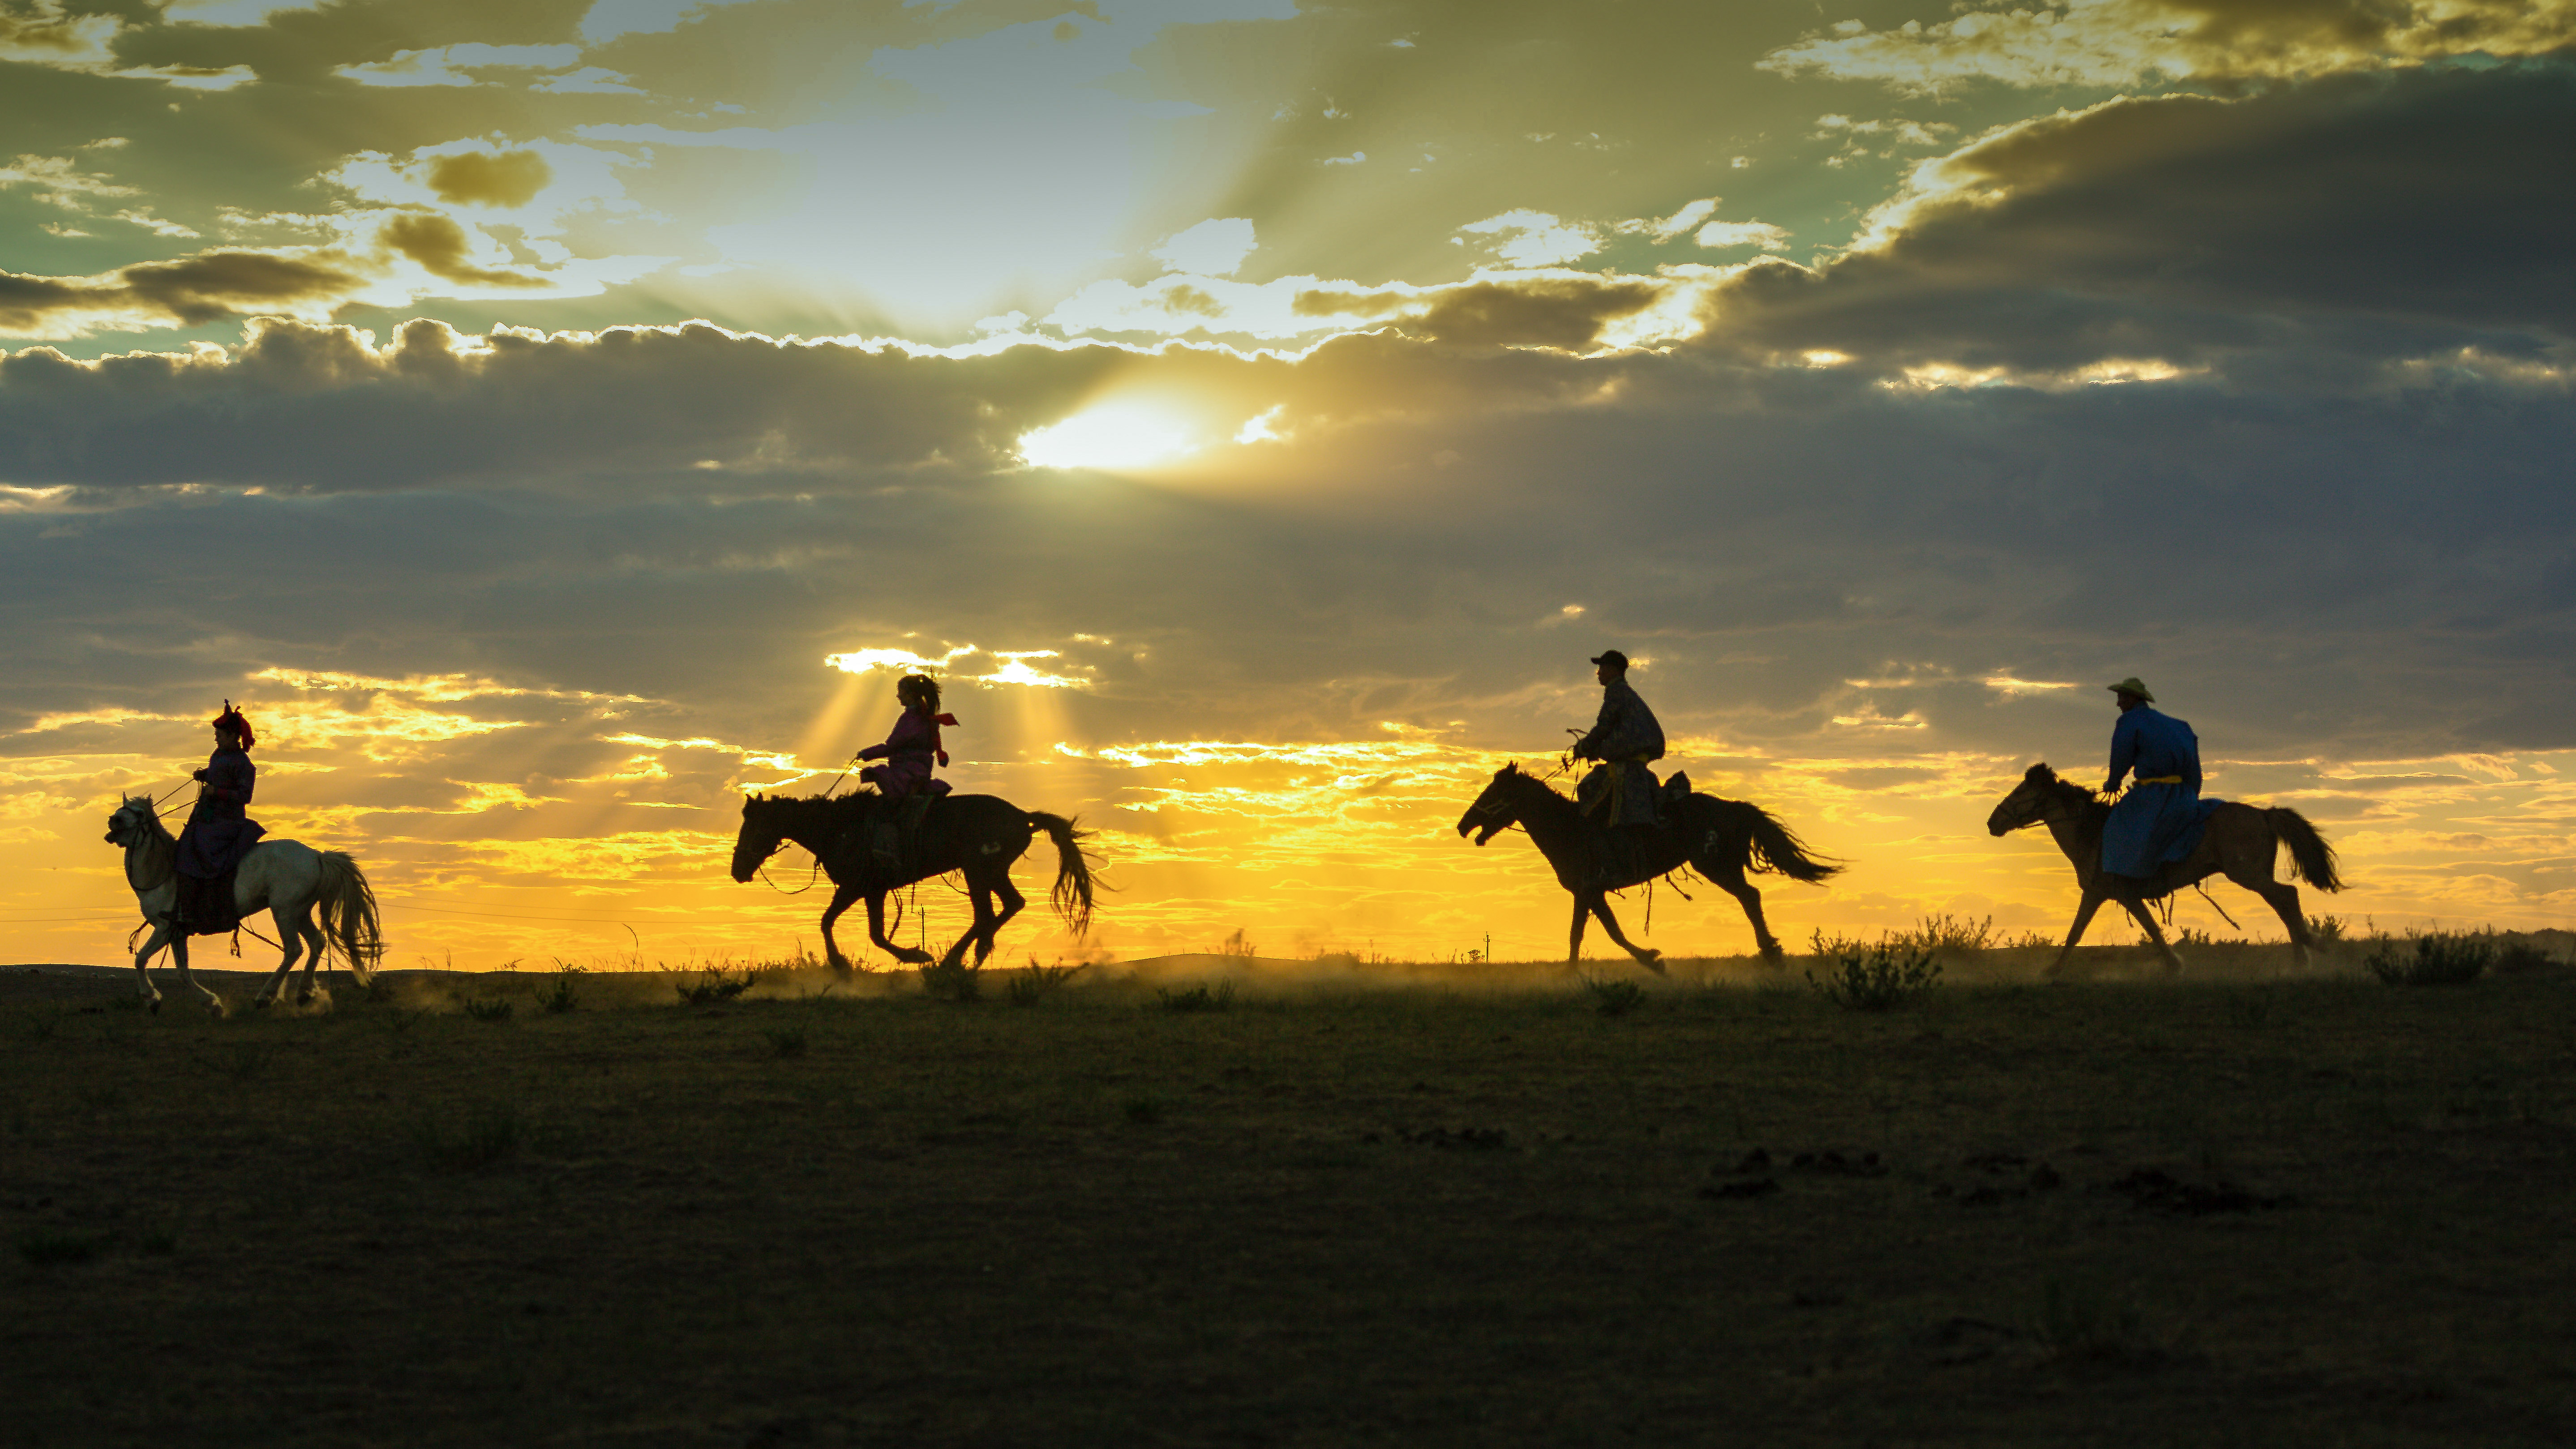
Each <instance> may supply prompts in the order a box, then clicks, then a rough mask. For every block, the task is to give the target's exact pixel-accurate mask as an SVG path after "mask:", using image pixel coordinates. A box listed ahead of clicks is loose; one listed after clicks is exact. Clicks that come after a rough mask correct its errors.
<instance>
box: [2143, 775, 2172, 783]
mask: <svg viewBox="0 0 2576 1449" xmlns="http://www.w3.org/2000/svg"><path fill="white" fill-rule="evenodd" d="M2138 783H2139V784H2141V785H2179V784H2181V783H2182V776H2180V775H2158V776H2156V777H2155V778H2154V779H2152V780H2150V779H2148V778H2147V777H2146V776H2144V775H2140V776H2139V777H2138Z"/></svg>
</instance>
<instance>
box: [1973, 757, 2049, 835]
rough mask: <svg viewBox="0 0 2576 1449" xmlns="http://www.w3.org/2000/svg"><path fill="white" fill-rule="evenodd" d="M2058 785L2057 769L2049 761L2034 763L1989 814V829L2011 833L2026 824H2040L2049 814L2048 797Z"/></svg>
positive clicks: (2001, 832) (1987, 822) (2006, 833)
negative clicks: (2046, 762)
mask: <svg viewBox="0 0 2576 1449" xmlns="http://www.w3.org/2000/svg"><path fill="white" fill-rule="evenodd" d="M2057 787H2058V779H2057V772H2056V771H2055V770H2052V769H2050V768H2049V767H2048V766H2047V765H2046V764H2037V765H2033V766H2031V767H2030V768H2029V769H2028V770H2025V771H2023V772H2022V777H2021V783H2020V784H2018V785H2015V786H2014V787H2013V792H2012V793H2011V794H2009V795H2006V796H2005V797H2004V798H2003V801H2002V803H2000V804H1998V805H1996V806H1995V811H1994V813H1993V814H1991V815H1989V816H1987V817H1986V832H1987V833H1988V834H1990V835H2009V834H2011V833H2012V832H2014V831H2016V830H2019V829H2021V828H2023V827H2024V826H2029V825H2037V824H2038V823H2039V822H2040V820H2041V818H2042V817H2044V816H2045V815H2046V814H2047V813H2048V797H2049V795H2050V793H2051V792H2052V791H2054V790H2056V789H2057Z"/></svg>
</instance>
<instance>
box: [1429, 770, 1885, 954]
mask: <svg viewBox="0 0 2576 1449" xmlns="http://www.w3.org/2000/svg"><path fill="white" fill-rule="evenodd" d="M1510 825H1518V826H1520V827H1521V828H1522V829H1524V830H1527V831H1528V832H1529V836H1530V841H1531V843H1532V844H1534V845H1536V846H1537V847H1538V849H1539V854H1541V855H1544V856H1546V857H1547V863H1548V864H1549V865H1550V866H1553V867H1555V869H1556V879H1557V883H1558V884H1559V885H1562V886H1564V887H1565V888H1566V889H1567V890H1569V891H1572V892H1573V893H1574V932H1573V935H1572V937H1571V939H1569V940H1568V942H1567V943H1566V960H1567V962H1568V963H1569V964H1571V963H1573V962H1577V961H1580V960H1582V959H1583V926H1584V922H1585V920H1586V919H1587V918H1589V917H1592V916H1599V917H1600V918H1601V925H1602V928H1603V929H1604V930H1607V931H1608V932H1609V933H1610V939H1611V940H1613V941H1616V942H1618V943H1619V944H1620V945H1621V946H1623V947H1626V948H1627V951H1628V954H1629V955H1631V956H1634V957H1636V958H1637V963H1638V964H1639V965H1641V966H1644V967H1645V968H1646V969H1647V970H1649V971H1652V972H1654V973H1655V974H1656V975H1658V976H1660V975H1662V974H1663V971H1664V968H1663V964H1662V962H1661V961H1660V960H1659V959H1658V958H1659V957H1661V956H1662V954H1663V953H1662V952H1660V951H1656V950H1653V949H1651V948H1649V947H1645V946H1639V945H1636V944H1634V943H1632V942H1630V941H1629V939H1628V938H1627V937H1626V936H1625V935H1623V934H1621V932H1620V930H1619V921H1618V918H1617V917H1615V916H1613V915H1611V914H1610V901H1609V893H1610V892H1611V891H1616V890H1626V889H1627V888H1628V887H1630V886H1633V885H1641V884H1643V883H1645V882H1647V881H1650V880H1653V879H1654V878H1655V877H1657V876H1659V875H1666V874H1669V873H1671V872H1673V871H1676V870H1679V869H1681V868H1682V867H1683V866H1684V865H1688V866H1690V867H1691V868H1692V869H1694V870H1696V871H1698V872H1699V873H1700V874H1701V875H1704V876H1707V877H1708V878H1709V879H1710V880H1711V881H1713V882H1715V883H1716V885H1717V887H1718V889H1720V890H1723V891H1725V892H1726V893H1727V894H1728V895H1731V896H1733V897H1735V898H1736V899H1737V900H1738V901H1741V902H1742V903H1743V905H1744V914H1745V916H1746V918H1747V919H1749V920H1751V921H1752V922H1753V939H1754V942H1755V943H1756V944H1757V945H1759V946H1760V947H1761V948H1762V954H1763V956H1764V957H1765V958H1766V959H1769V960H1772V961H1778V960H1780V959H1781V951H1780V942H1779V940H1778V939H1777V938H1775V937H1774V936H1773V935H1772V934H1771V927H1770V926H1769V925H1768V924H1767V923H1765V922H1764V921H1763V919H1762V892H1760V891H1758V890H1756V889H1754V888H1753V883H1752V882H1750V881H1748V880H1746V879H1745V878H1744V873H1745V871H1746V870H1747V869H1750V870H1753V871H1756V872H1761V871H1777V872H1778V873H1780V874H1781V875H1785V876H1787V877H1788V878H1789V879H1791V880H1794V881H1804V882H1806V883H1807V884H1809V885H1814V884H1817V883H1819V882H1822V881H1824V880H1826V879H1828V878H1830V877H1832V876H1833V875H1835V874H1837V873H1839V872H1840V871H1841V870H1842V867H1841V866H1840V865H1838V864H1835V863H1833V862H1832V861H1830V860H1826V859H1823V858H1820V857H1817V856H1811V855H1809V854H1808V853H1807V847H1806V845H1805V843H1804V842H1802V841H1800V840H1799V839H1798V837H1797V836H1795V835H1793V834H1791V833H1790V831H1789V828H1788V827H1787V826H1785V825H1782V824H1781V823H1780V822H1779V821H1777V820H1774V819H1772V818H1771V816H1770V813H1769V812H1768V811H1765V810H1764V809H1763V808H1762V807H1761V806H1759V805H1748V804H1746V803H1745V802H1743V801H1741V800H1720V799H1718V798H1717V797H1716V796H1714V795H1698V794H1694V795H1691V796H1688V797H1686V798H1685V799H1684V800H1683V801H1682V802H1681V803H1680V804H1679V805H1677V806H1675V807H1673V809H1672V810H1670V811H1669V812H1668V813H1667V815H1666V818H1665V821H1664V823H1663V824H1660V825H1656V826H1652V827H1647V826H1626V827H1623V828H1621V829H1618V830H1609V829H1606V828H1604V827H1603V826H1602V825H1601V824H1600V823H1599V822H1597V821H1595V820H1593V819H1591V818H1589V817H1588V816H1585V815H1584V814H1583V813H1582V812H1581V811H1580V810H1578V809H1577V808H1576V807H1575V804H1574V802H1573V801H1572V800H1569V799H1567V798H1566V797H1565V796H1563V795H1561V794H1559V793H1557V791H1556V790H1555V789H1554V788H1553V787H1551V786H1549V785H1548V784H1547V782H1545V781H1543V780H1540V779H1538V778H1537V777H1536V776H1533V775H1525V774H1523V773H1521V769H1520V767H1519V766H1518V765H1505V766H1503V767H1502V768H1501V769H1499V770H1496V771H1495V772H1494V780H1493V783H1492V784H1490V785H1487V786H1486V787H1485V793H1483V794H1482V795H1479V796H1477V797H1476V803H1475V804H1473V805H1470V806H1468V807H1467V813H1466V814H1464V815H1462V816H1460V817H1458V833H1459V834H1460V835H1464V834H1466V833H1467V832H1468V831H1470V830H1473V831H1475V832H1476V843H1477V844H1478V845H1482V844H1484V843H1485V842H1486V841H1488V840H1491V839H1493V838H1494V835H1495V834H1496V833H1497V832H1498V831H1501V830H1502V829H1503V828H1504V827H1506V826H1510Z"/></svg>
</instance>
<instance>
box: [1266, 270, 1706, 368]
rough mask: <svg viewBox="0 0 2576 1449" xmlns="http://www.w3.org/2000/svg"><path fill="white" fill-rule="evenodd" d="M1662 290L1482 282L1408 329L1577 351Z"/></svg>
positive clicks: (1447, 294) (1453, 292)
mask: <svg viewBox="0 0 2576 1449" xmlns="http://www.w3.org/2000/svg"><path fill="white" fill-rule="evenodd" d="M1663 290H1664V289H1663V288H1662V287H1660V286H1657V285H1656V284H1654V283H1652V282H1639V281H1629V282H1604V281H1593V280H1589V279H1586V280H1582V281H1570V280H1553V279H1551V280H1537V279H1531V280H1521V281H1513V282H1479V283H1474V284H1471V285H1469V286H1464V287H1452V288H1449V289H1447V290H1446V291H1443V292H1442V293H1441V294H1440V296H1439V298H1438V300H1436V301H1434V302H1433V303H1432V304H1431V307H1430V310H1428V311H1426V312H1424V313H1423V314H1422V316H1421V317H1420V318H1419V319H1416V320H1414V321H1412V322H1409V323H1407V324H1406V325H1407V327H1408V329H1411V330H1418V331H1420V332H1422V333H1423V334H1424V335H1426V336H1429V337H1432V338H1436V339H1438V340H1439V341H1442V342H1454V343H1460V344H1465V345H1469V346H1476V345H1484V346H1538V347H1562V348H1565V349H1567V350H1569V351H1573V350H1580V349H1582V348H1586V347H1589V346H1591V345H1592V343H1593V339H1595V338H1596V337H1598V336H1599V335H1600V333H1601V326H1602V324H1603V323H1605V322H1609V321H1611V320H1613V319H1615V318H1620V317H1627V316H1632V315H1634V314H1636V313H1638V312H1642V311H1644V310H1645V309H1646V308H1648V307H1651V306H1653V305H1654V303H1655V300H1656V299H1657V298H1658V297H1660V296H1661V295H1663ZM1298 300H1299V301H1300V302H1303V301H1304V300H1305V299H1304V298H1303V297H1300V298H1299V299H1298Z"/></svg>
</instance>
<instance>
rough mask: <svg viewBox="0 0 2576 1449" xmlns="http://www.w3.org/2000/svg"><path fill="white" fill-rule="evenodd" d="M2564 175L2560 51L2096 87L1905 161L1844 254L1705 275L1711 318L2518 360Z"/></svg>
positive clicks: (2540, 326)
mask: <svg viewBox="0 0 2576 1449" xmlns="http://www.w3.org/2000/svg"><path fill="white" fill-rule="evenodd" d="M2567 176H2576V73H2571V72H2570V71H2569V70H2567V69H2566V68H2564V67H2556V66H2535V67H2529V68H2505V69H2501V70H2496V71H2490V72H2485V73H2478V72H2470V71H2465V70H2455V71H2438V72H2437V71H2426V72H2418V73H2409V74H2400V75H2394V76H2380V77H2339V78H2331V79H2328V80H2323V81H2318V82H2312V83H2308V84H2304V85H2298V86H2291V87H2286V88H2282V89H2279V90H2275V91H2271V92H2267V93H2265V94H2262V95H2258V96H2253V97H2249V98H2246V99H2243V100H2225V99H2220V98H2214V97H2207V96H2192V95H2178V96H2163V97H2154V98H2136V99H2120V100H2114V101H2110V102H2106V103H2104V104H2101V105H2098V106H2094V107H2091V108H2089V109H2086V110H2083V111H2078V112H2071V113H2066V112H2061V113H2059V114H2058V115H2055V116H2051V117H2046V118H2042V119H2039V120H2034V121H2029V122H2025V123H2022V124H2019V125H2015V126H2011V127H2007V128H2004V129H2002V130H2000V131H1998V132H1997V133H1995V134H1993V135H1990V136H1988V137H1985V138H1982V139H1980V140H1978V141H1976V142H1974V143H1973V144H1971V145H1969V146H1966V147H1964V148H1962V149H1960V150H1959V151H1957V152H1954V153H1952V154H1950V155H1948V156H1944V157H1941V158H1937V159H1935V160H1933V161H1929V162H1926V163H1924V165H1923V166H1922V167H1921V168H1919V169H1918V170H1917V172H1916V173H1915V177H1914V182H1913V185H1912V186H1911V188H1910V189H1909V191H1908V192H1907V194H1906V195H1904V196H1903V197H1901V198H1899V199H1898V200H1896V201H1895V202H1892V203H1891V204H1889V205H1888V206H1886V207H1884V208H1882V209H1881V211H1880V212H1879V213H1878V214H1877V215H1876V216H1875V217H1874V218H1873V223H1872V232H1871V235H1870V237H1869V238H1868V239H1867V240H1866V241H1865V243H1864V245H1862V246H1861V247H1860V248H1858V249H1857V250H1855V251H1853V252H1852V253H1850V254H1849V255H1846V256H1844V257H1841V258H1839V259H1836V260H1834V261H1832V262H1830V263H1828V264H1826V265H1825V266H1823V267H1822V268H1820V269H1817V270H1814V271H1809V270H1806V269H1802V268H1797V267H1793V266H1789V265H1787V264H1784V263H1768V264H1764V265H1759V266H1756V267H1754V268H1751V269H1749V270H1746V271H1743V272H1741V273H1738V274H1736V275H1735V276H1733V277H1732V278H1730V279H1728V280H1727V281H1725V282H1723V283H1721V284H1720V286H1719V291H1718V294H1717V298H1716V301H1715V303H1714V305H1715V307H1716V309H1717V315H1718V316H1719V318H1720V319H1721V320H1720V322H1719V324H1718V326H1717V328H1716V330H1715V332H1714V333H1713V334H1712V335H1713V337H1717V338H1723V339H1727V340H1731V341H1737V342H1745V343H1758V344H1761V345H1767V346H1770V347H1774V348H1778V349H1781V350H1783V351H1786V350H1790V349H1796V348H1823V349H1831V350H1833V351H1836V352H1840V353H1845V354H1849V355H1852V356H1857V357H1862V358H1877V359H1880V360H1881V361H1882V362H1884V363H1887V364H1890V365H1911V364H1916V363H1939V364H1943V365H1946V366H1953V367H1957V368H1962V369H1965V370H1966V371H1967V372H1970V373H1976V372H1979V371H1982V370H1984V369H1989V368H2000V369H2005V370H2007V371H2009V370H2013V369H2039V370H2059V369H2071V368H2079V367H2083V366H2087V365H2092V364H2097V363H2103V362H2106V361H2113V360H2125V361H2126V362H2127V363H2128V364H2129V365H2131V366H2132V367H2133V368H2134V367H2139V366H2145V367H2153V366H2155V365H2158V364H2161V365H2163V366H2166V367H2168V368H2172V369H2183V370H2187V369H2190V368H2193V367H2200V366H2207V365H2212V364H2216V363H2220V362H2223V361H2225V360H2226V359H2229V358H2237V359H2247V358H2250V357H2253V356H2256V355H2264V354H2269V355H2276V356H2278V355H2286V354H2288V353H2294V352H2324V353H2341V354H2351V355H2356V356H2359V357H2363V358H2370V359H2387V360H2389V361H2395V360H2397V359H2399V358H2420V357H2424V356H2426V355H2428V354H2434V353H2451V352H2454V351H2456V350H2458V349H2461V348H2473V347H2480V346H2483V347H2486V348H2488V349H2490V350H2492V351H2495V352H2499V353H2502V354H2504V355H2512V354H2513V353H2516V352H2520V353H2522V354H2523V355H2525V356H2526V357H2532V356H2533V352H2532V350H2533V349H2544V350H2545V349H2548V348H2552V347H2556V346H2558V345H2560V344H2561V343H2563V342H2564V341H2566V340H2567V339H2570V338H2576V279H2571V277H2570V275H2569V274H2568V272H2567V270H2566V268H2565V267H2564V265H2563V256H2564V241H2565V238H2567V237H2568V236H2570V235H2576V187H2571V186H2570V185H2568V184H2567V183H2566V182H2564V181H2563V180H2562V179H2561V178H2564V177H2567ZM2534 360H2535V361H2537V360H2540V359H2539V358H2536V357H2535V358H2534Z"/></svg>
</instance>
